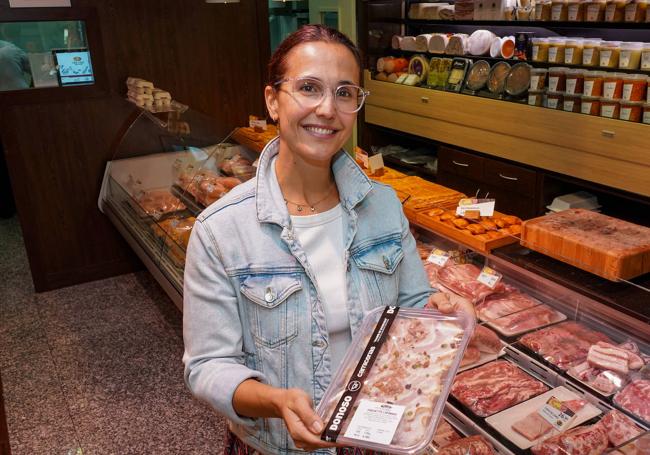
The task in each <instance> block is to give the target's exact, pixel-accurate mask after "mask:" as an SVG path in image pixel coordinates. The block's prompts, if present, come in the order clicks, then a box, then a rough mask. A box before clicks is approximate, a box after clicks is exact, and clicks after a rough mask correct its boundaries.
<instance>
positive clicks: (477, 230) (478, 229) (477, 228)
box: [467, 224, 485, 235]
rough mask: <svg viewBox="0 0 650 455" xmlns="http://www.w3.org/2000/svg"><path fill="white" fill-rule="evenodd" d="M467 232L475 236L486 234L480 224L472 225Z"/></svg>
mask: <svg viewBox="0 0 650 455" xmlns="http://www.w3.org/2000/svg"><path fill="white" fill-rule="evenodd" d="M467 230H468V231H470V232H471V233H472V234H474V235H476V234H485V228H484V227H483V226H481V225H480V224H470V225H469V226H467Z"/></svg>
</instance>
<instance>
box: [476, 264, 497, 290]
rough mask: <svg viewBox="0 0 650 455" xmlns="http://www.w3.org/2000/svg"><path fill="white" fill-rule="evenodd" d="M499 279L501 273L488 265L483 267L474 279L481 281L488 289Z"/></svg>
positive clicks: (494, 285)
mask: <svg viewBox="0 0 650 455" xmlns="http://www.w3.org/2000/svg"><path fill="white" fill-rule="evenodd" d="M500 280H501V274H500V273H499V272H497V271H496V270H494V269H492V268H490V267H488V266H485V267H483V270H481V273H479V275H478V278H477V279H476V281H478V282H479V283H483V284H484V285H486V286H487V287H489V288H490V289H494V288H495V287H496V285H497V283H498V282H499V281H500Z"/></svg>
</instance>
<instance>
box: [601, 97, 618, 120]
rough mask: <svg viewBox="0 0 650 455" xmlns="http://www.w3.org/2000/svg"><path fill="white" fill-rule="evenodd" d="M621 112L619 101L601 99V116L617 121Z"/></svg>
mask: <svg viewBox="0 0 650 455" xmlns="http://www.w3.org/2000/svg"><path fill="white" fill-rule="evenodd" d="M620 111H621V104H620V103H619V102H618V100H610V99H607V98H601V99H600V116H601V117H607V118H615V119H617V118H618V116H619V113H620Z"/></svg>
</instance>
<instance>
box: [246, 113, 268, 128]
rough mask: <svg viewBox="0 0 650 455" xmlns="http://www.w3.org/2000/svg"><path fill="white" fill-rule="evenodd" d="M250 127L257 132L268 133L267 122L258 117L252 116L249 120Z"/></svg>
mask: <svg viewBox="0 0 650 455" xmlns="http://www.w3.org/2000/svg"><path fill="white" fill-rule="evenodd" d="M248 126H250V127H251V128H253V129H254V130H255V131H266V120H260V119H258V118H257V117H254V116H250V117H249V118H248Z"/></svg>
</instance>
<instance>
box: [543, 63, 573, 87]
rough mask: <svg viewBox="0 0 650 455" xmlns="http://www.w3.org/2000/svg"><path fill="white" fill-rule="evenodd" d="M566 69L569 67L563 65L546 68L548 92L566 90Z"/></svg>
mask: <svg viewBox="0 0 650 455" xmlns="http://www.w3.org/2000/svg"><path fill="white" fill-rule="evenodd" d="M567 71H569V68H565V67H563V66H557V67H551V68H549V69H548V90H549V92H563V91H565V90H566V74H567Z"/></svg>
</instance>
